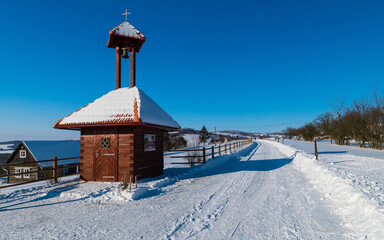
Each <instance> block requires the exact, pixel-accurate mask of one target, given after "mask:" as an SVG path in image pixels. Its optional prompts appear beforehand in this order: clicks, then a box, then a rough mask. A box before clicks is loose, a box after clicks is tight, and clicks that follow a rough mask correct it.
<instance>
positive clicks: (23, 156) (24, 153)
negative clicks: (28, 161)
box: [20, 150, 27, 158]
mask: <svg viewBox="0 0 384 240" xmlns="http://www.w3.org/2000/svg"><path fill="white" fill-rule="evenodd" d="M26 157H27V151H26V150H20V158H26Z"/></svg>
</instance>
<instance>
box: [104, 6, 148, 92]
mask: <svg viewBox="0 0 384 240" xmlns="http://www.w3.org/2000/svg"><path fill="white" fill-rule="evenodd" d="M128 14H130V12H128V11H127V10H125V13H123V14H122V15H125V22H123V23H121V24H120V25H119V26H117V27H115V28H113V30H111V31H109V41H108V43H107V47H109V48H114V49H116V89H118V88H121V58H124V59H128V58H130V70H131V71H130V80H131V84H130V87H135V86H136V53H138V52H139V51H140V48H141V46H142V45H143V44H144V42H145V37H144V35H143V34H141V33H140V32H139V31H138V30H137V29H136V28H135V27H134V26H132V25H131V24H130V23H129V22H127V16H128ZM128 53H129V54H128ZM129 55H130V57H129Z"/></svg>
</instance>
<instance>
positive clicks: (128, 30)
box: [111, 22, 145, 39]
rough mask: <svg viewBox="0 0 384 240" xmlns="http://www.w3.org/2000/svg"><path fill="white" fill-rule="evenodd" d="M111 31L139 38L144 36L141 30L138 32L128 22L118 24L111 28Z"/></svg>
mask: <svg viewBox="0 0 384 240" xmlns="http://www.w3.org/2000/svg"><path fill="white" fill-rule="evenodd" d="M111 32H112V33H114V34H117V35H121V36H127V37H133V38H139V39H143V38H145V37H144V35H143V34H142V33H141V32H139V31H138V30H137V29H136V28H135V27H134V26H132V25H131V24H130V23H129V22H123V23H122V24H120V25H119V26H117V27H115V28H113V30H112V31H111Z"/></svg>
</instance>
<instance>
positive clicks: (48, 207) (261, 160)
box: [0, 142, 354, 239]
mask: <svg viewBox="0 0 384 240" xmlns="http://www.w3.org/2000/svg"><path fill="white" fill-rule="evenodd" d="M292 160H293V156H287V155H285V154H283V153H282V152H280V151H279V150H278V148H277V147H275V146H274V144H271V143H268V142H262V143H261V144H259V145H258V146H257V147H256V144H253V146H252V147H251V149H249V151H246V154H244V156H242V157H233V158H231V159H230V160H228V161H226V162H225V163H223V164H221V165H219V166H218V167H215V168H207V169H202V170H201V171H199V172H197V173H194V174H193V175H190V177H185V178H182V179H179V180H177V181H170V182H169V184H165V185H164V186H163V187H160V188H159V189H157V190H156V191H152V192H151V193H150V194H147V195H145V196H142V198H141V199H139V200H135V201H128V202H112V201H110V202H102V201H99V202H97V201H90V200H89V198H87V197H79V198H78V199H76V198H75V199H73V198H72V199H70V198H66V197H65V196H68V195H70V196H72V195H73V194H72V195H71V194H66V193H67V192H73V191H78V190H79V189H82V188H83V189H84V188H86V187H92V186H94V185H97V184H98V183H86V184H73V185H68V186H62V187H61V188H54V189H50V188H43V189H37V190H34V191H20V192H16V193H14V194H6V195H4V196H3V197H2V198H1V199H0V226H1V227H0V233H1V234H0V238H2V239H10V238H11V239H24V238H38V239H40V238H43V239H52V238H61V239H73V238H88V239H89V238H92V239H105V238H115V239H353V238H354V237H353V236H352V235H351V234H350V233H349V230H348V229H346V228H345V227H343V225H342V222H343V221H342V220H341V218H340V217H339V216H338V215H336V214H335V213H334V212H333V211H332V210H331V207H330V202H328V200H327V199H326V198H323V197H322V195H321V193H319V192H318V190H316V188H314V187H313V185H312V184H311V183H309V182H308V179H307V178H306V177H305V175H304V174H303V173H302V172H301V171H299V170H297V168H295V167H294V166H293V164H292ZM107 191H108V188H105V189H101V190H99V191H98V192H97V193H94V195H93V197H97V196H99V195H102V194H103V193H105V192H107Z"/></svg>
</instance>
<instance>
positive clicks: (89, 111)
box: [54, 12, 180, 182]
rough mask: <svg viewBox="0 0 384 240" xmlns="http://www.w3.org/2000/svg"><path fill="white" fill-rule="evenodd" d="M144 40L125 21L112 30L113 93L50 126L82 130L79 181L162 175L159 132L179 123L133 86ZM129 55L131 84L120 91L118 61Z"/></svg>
mask: <svg viewBox="0 0 384 240" xmlns="http://www.w3.org/2000/svg"><path fill="white" fill-rule="evenodd" d="M127 14H128V13H127V12H126V13H125V14H123V15H127ZM144 42H145V37H144V35H143V34H141V33H140V32H139V31H138V30H137V29H136V28H134V27H133V26H132V25H131V24H130V23H129V22H127V20H126V21H125V22H123V23H122V24H120V25H118V26H117V27H116V28H113V29H112V30H111V31H110V32H109V41H108V43H107V47H109V48H113V49H115V50H116V89H115V90H113V91H111V92H109V93H107V94H105V95H104V96H102V97H100V98H98V99H96V100H95V101H93V102H92V103H90V104H88V105H86V106H85V107H83V108H80V109H79V110H78V111H76V112H74V113H72V114H70V115H68V116H67V117H64V118H63V119H61V120H60V121H58V122H56V123H55V125H54V128H57V129H69V130H79V131H81V139H80V177H81V178H82V179H83V180H86V181H101V182H106V181H109V182H119V181H122V179H124V178H126V179H130V178H132V179H135V177H137V179H142V178H148V177H155V176H158V175H161V174H163V168H164V160H163V133H164V132H167V131H175V130H178V129H180V125H179V124H178V123H177V122H176V121H175V120H173V119H172V117H170V116H169V115H168V114H167V113H166V112H165V111H164V110H163V109H162V108H161V107H160V106H159V105H157V104H156V103H155V102H154V101H153V100H152V99H151V98H150V97H148V96H147V95H146V94H145V93H144V92H143V91H142V90H140V89H139V88H137V87H136V53H138V52H139V51H140V48H141V47H142V45H143V44H144ZM128 53H129V55H130V80H131V84H130V87H129V88H128V87H126V88H122V87H121V58H125V59H127V58H129V55H128Z"/></svg>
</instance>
